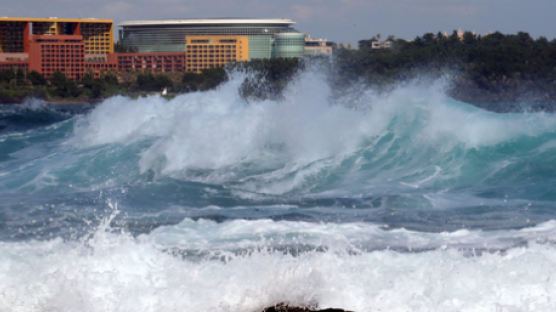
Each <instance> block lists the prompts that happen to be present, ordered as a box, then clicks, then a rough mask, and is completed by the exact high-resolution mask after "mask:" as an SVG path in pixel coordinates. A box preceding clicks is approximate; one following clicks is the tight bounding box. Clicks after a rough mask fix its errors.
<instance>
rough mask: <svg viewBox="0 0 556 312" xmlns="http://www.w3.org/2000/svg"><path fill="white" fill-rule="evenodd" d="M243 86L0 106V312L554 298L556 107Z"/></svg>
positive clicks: (538, 305)
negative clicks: (254, 97)
mask: <svg viewBox="0 0 556 312" xmlns="http://www.w3.org/2000/svg"><path fill="white" fill-rule="evenodd" d="M242 81H243V77H240V76H233V77H232V79H231V81H229V82H228V83H226V84H225V85H223V86H222V87H220V88H219V89H217V90H214V91H208V92H199V93H191V94H186V95H180V96H178V97H176V98H174V99H172V100H169V101H168V100H166V99H163V98H161V97H159V96H150V97H147V98H139V99H129V98H126V97H115V98H110V99H107V100H106V101H104V102H103V103H101V104H99V105H97V106H95V107H77V106H75V107H52V106H47V105H44V104H42V103H40V102H39V101H31V102H28V103H26V104H24V105H23V106H5V107H0V199H1V201H0V275H2V276H5V277H6V278H2V281H0V296H1V297H0V298H3V300H0V310H2V309H7V310H12V308H13V307H17V309H16V310H17V311H47V310H48V311H50V310H56V311H74V310H81V311H161V310H170V311H171V310H183V311H186V310H190V311H192V310H195V311H212V310H214V309H216V310H218V311H257V310H260V309H262V308H263V307H264V306H268V305H272V304H275V303H277V302H289V303H292V304H299V305H312V306H314V305H319V306H321V307H341V308H347V309H353V310H356V311H377V310H376V309H385V310H392V311H406V310H412V311H432V310H436V311H477V310H484V311H513V310H512V309H514V310H516V311H552V310H553V309H554V308H555V306H556V304H555V302H556V301H555V300H554V299H555V295H556V282H555V281H556V279H554V277H556V276H555V275H554V274H555V272H556V269H554V268H555V267H556V266H555V264H556V249H555V248H554V242H555V240H554V237H555V234H556V221H554V220H555V219H556V205H555V203H556V187H555V186H556V115H553V114H548V113H543V112H535V113H527V112H523V113H513V114H497V113H492V112H487V111H485V110H482V109H480V108H477V107H474V106H472V105H469V104H466V103H461V102H458V101H455V100H453V99H451V98H449V97H447V96H446V95H445V94H444V92H443V86H444V85H443V83H442V82H435V83H421V82H414V83H411V84H407V85H404V86H400V87H399V88H397V89H396V90H394V91H392V92H391V93H389V94H379V93H376V92H374V91H373V90H372V89H368V90H363V91H360V92H359V93H357V94H343V95H340V96H338V95H332V92H331V90H330V89H329V87H328V85H327V83H326V79H325V78H324V77H322V75H320V74H318V73H314V72H311V71H308V72H306V73H303V74H302V75H300V77H298V79H297V80H296V81H294V82H293V83H292V84H291V85H290V86H289V88H288V89H287V90H286V92H285V94H284V98H283V99H281V100H267V101H251V102H246V101H245V100H244V99H242V98H241V97H240V96H239V95H238V92H237V90H238V86H239V84H240V83H241V82H242ZM533 266H534V267H533ZM518 294H519V296H518Z"/></svg>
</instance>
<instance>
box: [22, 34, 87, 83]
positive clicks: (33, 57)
mask: <svg viewBox="0 0 556 312" xmlns="http://www.w3.org/2000/svg"><path fill="white" fill-rule="evenodd" d="M84 48H85V45H84V44H83V37H82V36H80V35H40V36H33V37H32V40H31V42H30V43H29V61H28V62H29V71H33V70H35V71H37V72H39V73H41V74H43V75H44V76H45V77H50V76H51V75H52V74H53V73H54V72H57V71H59V72H61V73H63V74H65V75H66V77H68V78H72V79H81V77H83V71H84V64H83V63H84V54H83V51H84Z"/></svg>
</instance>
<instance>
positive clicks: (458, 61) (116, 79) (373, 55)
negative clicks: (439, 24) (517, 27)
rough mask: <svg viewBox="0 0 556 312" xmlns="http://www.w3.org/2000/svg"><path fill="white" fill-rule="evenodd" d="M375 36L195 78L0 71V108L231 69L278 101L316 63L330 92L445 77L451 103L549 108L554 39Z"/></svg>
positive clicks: (554, 92) (194, 86) (149, 89)
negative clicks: (329, 52)
mask: <svg viewBox="0 0 556 312" xmlns="http://www.w3.org/2000/svg"><path fill="white" fill-rule="evenodd" d="M379 39H380V38H377V37H373V38H371V39H369V40H361V41H360V42H359V47H358V49H344V48H338V49H337V50H336V52H335V54H334V56H333V57H332V58H326V57H321V58H319V57H317V58H309V59H280V58H277V59H267V60H255V61H251V62H246V63H235V64H229V65H227V66H226V68H225V69H224V68H214V69H209V70H205V71H203V72H202V73H200V74H196V73H189V72H187V73H178V72H174V73H164V74H154V75H153V74H151V73H144V72H141V71H137V72H127V73H110V72H109V73H106V74H105V75H103V76H101V77H100V78H93V77H92V76H91V75H85V77H83V79H82V80H80V81H74V80H71V79H67V78H66V77H65V76H64V75H63V74H61V73H55V74H54V75H53V76H52V77H49V78H48V79H46V78H45V77H42V76H41V75H40V74H38V73H36V72H31V73H24V72H22V71H19V70H17V71H1V72H0V103H22V102H24V101H25V100H26V99H28V98H39V99H42V100H44V101H45V103H52V104H71V103H78V104H95V103H98V102H100V101H102V100H103V99H106V98H108V97H111V96H115V95H124V96H130V97H139V96H146V95H149V94H155V93H161V91H162V90H167V91H168V95H167V96H168V97H172V96H175V95H177V94H181V93H187V92H193V91H203V90H209V89H213V88H215V87H217V86H218V85H220V84H221V83H223V82H225V81H226V80H227V79H228V77H227V73H228V72H232V71H245V72H250V73H251V75H249V76H248V78H246V81H245V82H244V83H243V84H242V86H241V89H240V92H241V93H242V95H243V96H244V97H246V98H269V97H276V96H280V93H281V91H282V90H283V89H284V87H285V86H286V85H287V84H288V83H289V82H290V81H291V80H292V78H293V77H294V75H295V74H296V73H297V72H298V71H299V70H303V68H305V67H306V66H307V65H308V64H309V63H312V62H320V63H321V65H322V64H324V65H323V66H321V67H324V68H325V70H326V71H327V72H328V75H329V76H330V81H331V83H332V84H333V88H335V89H338V90H342V89H346V88H349V87H350V86H353V85H355V84H366V85H369V86H370V87H372V88H376V89H382V90H387V89H388V88H391V86H395V85H397V84H399V83H402V82H404V81H410V80H412V79H420V78H421V77H427V79H437V78H441V77H443V76H446V73H449V75H450V77H451V78H450V79H451V85H450V89H449V90H448V95H449V96H451V97H453V98H454V99H457V100H460V101H464V102H468V103H471V104H474V105H477V106H480V107H483V108H486V109H488V110H491V111H496V112H512V111H522V110H524V107H523V104H524V103H526V104H527V105H528V107H526V108H525V110H527V109H530V110H542V111H550V112H553V111H556V39H553V40H552V41H548V40H547V39H546V38H543V37H541V38H538V39H536V40H535V39H533V38H531V37H530V36H529V35H528V34H527V33H523V32H520V33H518V34H515V35H503V34H501V33H494V34H489V35H487V36H484V37H481V36H477V35H474V34H472V33H470V32H465V33H463V35H461V34H459V35H458V34H457V33H456V32H454V33H453V34H452V35H450V36H447V35H443V34H440V33H438V34H436V35H434V34H432V33H427V34H425V35H423V36H422V37H417V38H415V40H412V41H405V40H402V39H396V38H394V37H389V38H388V39H387V41H385V42H389V44H388V45H384V44H381V45H378V44H375V43H379V42H380V41H379ZM376 46H379V47H381V48H380V49H377V48H375V47H376ZM385 46H386V47H388V48H383V47H385Z"/></svg>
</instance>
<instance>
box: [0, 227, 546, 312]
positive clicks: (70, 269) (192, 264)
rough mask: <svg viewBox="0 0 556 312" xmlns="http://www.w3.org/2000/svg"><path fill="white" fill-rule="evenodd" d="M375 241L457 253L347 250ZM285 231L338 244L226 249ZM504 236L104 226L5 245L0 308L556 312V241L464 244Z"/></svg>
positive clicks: (287, 235) (541, 232) (531, 233)
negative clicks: (74, 235)
mask: <svg viewBox="0 0 556 312" xmlns="http://www.w3.org/2000/svg"><path fill="white" fill-rule="evenodd" d="M101 228H102V227H101ZM555 230H556V222H553V221H552V222H548V223H545V224H543V225H540V226H538V227H535V228H531V229H527V230H516V231H510V232H508V233H509V234H507V235H506V238H508V237H521V238H525V237H527V238H530V239H532V241H535V240H536V239H535V237H536V238H542V237H543V236H551V237H554V231H555ZM172 233H174V234H176V235H175V236H172ZM365 233H367V234H368V235H371V236H372V237H379V236H380V235H383V236H385V237H386V236H389V237H391V238H394V239H392V241H394V242H395V241H396V238H395V237H396V236H400V237H404V238H403V240H406V243H409V244H412V243H417V244H421V243H422V241H438V242H444V243H446V244H448V245H446V246H440V248H436V249H434V250H430V251H424V252H417V253H412V252H398V251H393V250H388V249H386V250H375V251H360V252H346V249H345V248H344V247H345V246H346V245H345V244H350V243H351V242H350V241H351V240H352V239H353V238H356V237H361V236H362V235H364V234H365ZM277 234H279V235H278V236H280V235H281V237H282V238H283V239H286V240H289V241H290V242H296V241H297V239H298V238H299V239H300V240H304V239H305V238H311V237H312V239H313V240H315V239H317V240H318V239H319V238H320V239H321V243H326V242H328V243H330V242H332V241H335V242H336V243H339V244H337V245H336V246H333V244H328V246H329V249H325V250H320V251H307V252H304V253H301V254H298V255H297V256H293V255H292V254H291V253H284V252H281V251H275V252H272V251H269V250H267V249H264V248H263V249H255V250H251V252H246V253H232V252H226V250H227V247H230V246H236V247H238V248H243V247H245V245H246V243H245V242H246V241H251V242H253V241H258V242H259V243H260V244H261V246H267V247H272V246H273V245H272V244H275V243H276V242H277V240H276V235H277ZM197 235H200V236H197ZM498 235H500V233H498V234H497V233H494V234H492V233H486V232H485V233H481V232H472V231H458V232H454V233H440V234H425V233H414V232H409V231H403V230H399V231H397V232H396V231H383V230H380V229H379V228H377V227H376V226H371V225H363V224H343V225H340V224H307V223H294V222H271V221H233V222H229V223H222V224H217V223H212V222H208V221H203V222H198V223H192V222H191V221H186V222H184V223H182V224H180V225H179V226H174V227H168V228H162V229H159V230H157V231H155V232H154V233H151V234H149V235H143V236H141V237H139V238H132V237H130V236H128V235H126V234H121V233H110V232H106V231H104V230H102V229H101V230H99V231H98V232H97V233H96V234H95V235H94V236H93V237H92V238H91V239H89V240H87V241H85V242H64V241H62V240H61V239H55V240H52V241H46V242H36V241H28V242H19V243H15V242H14V243H8V242H0V276H2V279H0V299H1V300H0V310H1V311H103V312H105V311H207V312H208V311H224V312H226V311H230V312H232V311H233V312H235V311H253V312H255V311H261V310H262V308H263V307H265V306H268V305H273V304H275V303H278V302H288V303H290V304H295V305H316V304H318V305H319V306H320V307H323V308H324V307H341V308H346V309H351V310H354V311H554V309H555V308H556V300H555V298H556V297H555V296H556V248H554V246H553V245H552V244H548V243H546V242H545V243H542V244H539V243H534V242H533V243H530V245H529V246H528V247H513V248H510V249H508V250H507V251H505V252H494V253H483V254H482V255H475V256H473V255H469V254H467V255H466V254H464V253H462V252H460V251H458V250H457V248H455V247H453V246H457V245H458V244H459V243H458V242H460V241H472V242H473V244H476V243H478V242H481V241H483V240H486V241H489V240H491V239H492V237H490V236H498ZM270 236H274V237H275V240H274V241H271V240H269V239H268V237H270ZM502 236H504V235H502ZM257 237H258V238H257ZM264 237H267V239H266V240H263V238H264ZM331 237H335V239H332V240H330V239H329V238H331ZM255 238H257V239H255ZM499 238H501V237H499ZM309 240H311V239H309ZM388 240H390V239H388ZM263 241H264V242H263ZM530 242H531V241H530ZM451 243H454V244H453V245H450V244H451ZM185 245H187V246H189V247H197V248H198V249H197V250H199V249H200V250H205V251H212V252H213V253H212V254H213V255H214V254H215V253H214V251H215V249H217V250H220V251H221V253H220V255H222V256H223V257H220V258H210V257H203V256H201V257H191V256H190V255H186V254H180V253H175V252H174V254H175V255H172V252H171V251H172V249H171V247H172V246H174V247H176V248H183V247H184V246H185ZM180 250H182V249H180Z"/></svg>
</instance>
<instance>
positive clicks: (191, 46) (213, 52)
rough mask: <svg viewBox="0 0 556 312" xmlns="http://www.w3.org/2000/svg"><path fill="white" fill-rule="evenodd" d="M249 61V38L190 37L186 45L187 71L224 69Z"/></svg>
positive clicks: (221, 36)
mask: <svg viewBox="0 0 556 312" xmlns="http://www.w3.org/2000/svg"><path fill="white" fill-rule="evenodd" d="M248 60H249V38H248V37H247V36H233V35H188V36H187V38H186V43H185V71H192V72H196V73H200V72H201V71H203V69H208V68H216V67H222V66H224V65H225V64H227V63H231V62H245V61H248Z"/></svg>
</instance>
